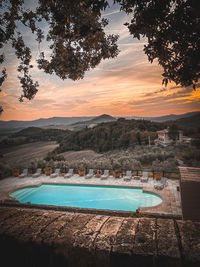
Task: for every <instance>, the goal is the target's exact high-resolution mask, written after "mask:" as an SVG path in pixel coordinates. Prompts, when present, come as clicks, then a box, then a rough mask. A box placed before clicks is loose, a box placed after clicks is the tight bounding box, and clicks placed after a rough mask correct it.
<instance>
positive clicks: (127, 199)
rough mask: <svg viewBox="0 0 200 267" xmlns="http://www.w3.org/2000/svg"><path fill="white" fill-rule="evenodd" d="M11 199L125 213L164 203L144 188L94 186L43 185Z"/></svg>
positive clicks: (22, 192)
mask: <svg viewBox="0 0 200 267" xmlns="http://www.w3.org/2000/svg"><path fill="white" fill-rule="evenodd" d="M10 196H11V197H13V198H15V199H16V200H18V201H19V202H20V203H26V202H30V203H32V204H40V205H55V206H65V207H79V208H92V209H108V210H123V211H136V210H137V208H138V207H150V206H156V205H158V204H160V203H161V202H162V198H161V197H159V196H158V195H156V194H153V193H148V192H143V191H142V188H129V187H114V186H93V185H63V184H41V185H40V186H31V187H26V188H21V189H18V190H16V191H14V192H12V193H11V194H10Z"/></svg>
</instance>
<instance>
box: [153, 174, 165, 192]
mask: <svg viewBox="0 0 200 267" xmlns="http://www.w3.org/2000/svg"><path fill="white" fill-rule="evenodd" d="M166 185H167V178H166V177H162V178H161V180H160V182H157V183H156V184H155V185H154V188H155V189H157V190H161V189H163V188H164V187H165V186H166Z"/></svg>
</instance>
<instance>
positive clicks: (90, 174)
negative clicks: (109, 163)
mask: <svg viewBox="0 0 200 267" xmlns="http://www.w3.org/2000/svg"><path fill="white" fill-rule="evenodd" d="M93 175H94V170H93V169H89V172H88V174H87V175H86V176H85V178H86V179H89V178H92V176H93Z"/></svg>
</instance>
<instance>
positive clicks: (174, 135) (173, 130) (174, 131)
mask: <svg viewBox="0 0 200 267" xmlns="http://www.w3.org/2000/svg"><path fill="white" fill-rule="evenodd" d="M168 135H169V138H170V139H172V140H174V141H176V140H177V139H178V137H179V130H178V126H177V125H176V124H172V125H170V126H169V133H168Z"/></svg>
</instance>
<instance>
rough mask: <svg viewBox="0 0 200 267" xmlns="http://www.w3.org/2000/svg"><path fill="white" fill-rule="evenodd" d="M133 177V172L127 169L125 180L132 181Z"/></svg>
mask: <svg viewBox="0 0 200 267" xmlns="http://www.w3.org/2000/svg"><path fill="white" fill-rule="evenodd" d="M131 179H132V172H131V171H126V175H125V176H124V181H130V180H131Z"/></svg>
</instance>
